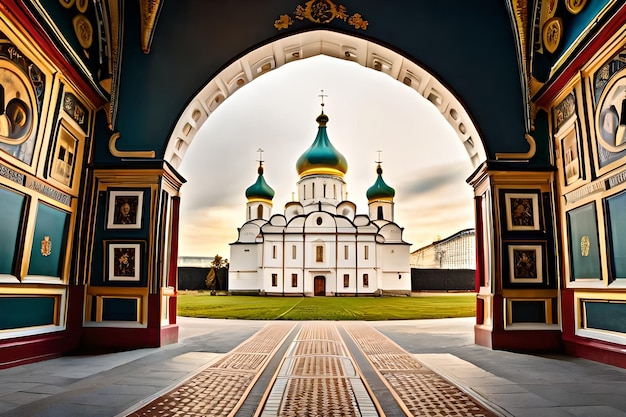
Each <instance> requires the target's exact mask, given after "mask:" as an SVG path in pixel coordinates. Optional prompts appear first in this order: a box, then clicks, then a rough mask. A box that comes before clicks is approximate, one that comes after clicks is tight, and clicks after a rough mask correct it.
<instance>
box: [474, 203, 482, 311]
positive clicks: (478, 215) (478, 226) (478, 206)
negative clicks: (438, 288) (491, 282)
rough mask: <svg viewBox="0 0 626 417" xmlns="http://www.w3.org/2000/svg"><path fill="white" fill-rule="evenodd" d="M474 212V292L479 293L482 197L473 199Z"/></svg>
mask: <svg viewBox="0 0 626 417" xmlns="http://www.w3.org/2000/svg"><path fill="white" fill-rule="evenodd" d="M474 210H475V213H476V228H475V229H474V231H475V233H476V279H475V288H474V290H475V291H476V292H479V291H480V287H481V286H483V285H485V272H484V263H485V251H484V243H485V240H484V239H485V237H484V236H483V209H482V197H480V196H476V197H474ZM476 314H478V311H476ZM477 317H478V316H477Z"/></svg>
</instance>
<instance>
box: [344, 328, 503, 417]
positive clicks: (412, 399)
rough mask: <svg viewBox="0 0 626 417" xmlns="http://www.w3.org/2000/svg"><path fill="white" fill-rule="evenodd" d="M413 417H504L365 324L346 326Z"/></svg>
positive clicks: (405, 409)
mask: <svg viewBox="0 0 626 417" xmlns="http://www.w3.org/2000/svg"><path fill="white" fill-rule="evenodd" d="M343 326H344V327H345V329H346V331H347V332H348V333H349V334H350V336H351V337H352V339H353V340H354V341H355V342H356V344H357V346H358V347H359V349H361V351H362V352H363V353H364V355H365V356H366V358H367V359H368V360H369V361H370V363H371V364H372V366H373V367H374V368H375V369H376V371H377V372H378V373H379V374H380V376H381V378H383V379H384V380H385V381H386V383H387V385H388V387H389V389H390V390H391V391H392V393H393V394H394V396H395V397H396V398H397V399H398V401H399V402H400V405H401V406H402V408H403V409H404V411H405V412H406V414H407V415H410V416H430V417H448V416H476V417H496V416H499V415H502V414H500V413H496V412H495V411H493V410H492V409H489V408H487V407H486V406H485V405H483V404H482V403H481V402H480V401H478V400H477V399H476V398H475V397H473V396H471V395H469V394H468V393H466V392H465V391H463V390H462V389H460V388H459V387H457V386H456V385H455V384H453V383H451V382H450V381H448V380H447V379H445V378H443V377H442V376H441V375H439V374H437V373H435V372H433V371H432V370H430V369H429V368H427V367H425V366H424V365H423V364H422V363H420V362H419V361H418V360H417V359H416V358H415V357H414V356H413V355H411V354H410V353H408V352H406V351H405V350H404V349H402V348H401V347H400V346H398V345H397V344H396V343H395V342H393V341H392V340H391V339H389V338H387V337H386V336H384V335H383V334H382V333H380V332H379V331H378V330H376V329H374V328H373V327H371V326H370V325H368V324H365V323H345V324H344V325H343Z"/></svg>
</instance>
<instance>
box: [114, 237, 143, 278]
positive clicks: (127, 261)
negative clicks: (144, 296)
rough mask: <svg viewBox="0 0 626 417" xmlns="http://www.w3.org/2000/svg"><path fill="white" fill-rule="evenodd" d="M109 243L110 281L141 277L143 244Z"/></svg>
mask: <svg viewBox="0 0 626 417" xmlns="http://www.w3.org/2000/svg"><path fill="white" fill-rule="evenodd" d="M105 244H106V245H107V249H106V254H107V278H108V280H109V281H139V280H140V279H141V275H140V274H141V244H140V243H112V242H105Z"/></svg>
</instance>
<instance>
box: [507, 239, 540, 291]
mask: <svg viewBox="0 0 626 417" xmlns="http://www.w3.org/2000/svg"><path fill="white" fill-rule="evenodd" d="M506 247H507V252H508V261H509V282H510V283H511V284H518V283H519V284H533V283H535V284H541V283H543V262H544V261H543V245H542V244H528V243H521V242H520V243H514V244H513V243H509V244H506Z"/></svg>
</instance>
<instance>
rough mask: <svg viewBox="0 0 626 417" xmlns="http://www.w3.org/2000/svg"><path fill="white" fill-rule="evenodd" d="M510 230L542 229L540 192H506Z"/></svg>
mask: <svg viewBox="0 0 626 417" xmlns="http://www.w3.org/2000/svg"><path fill="white" fill-rule="evenodd" d="M504 206H505V215H506V227H507V230H508V231H528V230H540V224H539V223H540V216H539V192H505V193H504Z"/></svg>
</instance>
